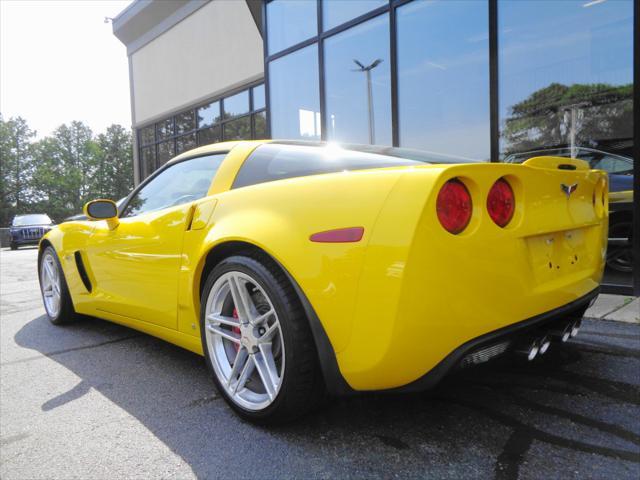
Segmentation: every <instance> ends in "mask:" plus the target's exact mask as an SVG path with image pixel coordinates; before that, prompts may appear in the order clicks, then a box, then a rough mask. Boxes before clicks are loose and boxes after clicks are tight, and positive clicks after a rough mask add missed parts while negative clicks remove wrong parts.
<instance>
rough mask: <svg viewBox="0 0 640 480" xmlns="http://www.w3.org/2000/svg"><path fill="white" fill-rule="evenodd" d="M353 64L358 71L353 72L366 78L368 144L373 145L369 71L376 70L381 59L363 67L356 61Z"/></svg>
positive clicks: (371, 97)
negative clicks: (362, 73)
mask: <svg viewBox="0 0 640 480" xmlns="http://www.w3.org/2000/svg"><path fill="white" fill-rule="evenodd" d="M353 62H354V63H355V64H356V65H357V66H358V67H359V68H358V70H354V71H355V72H364V73H365V74H366V77H367V107H368V111H369V143H370V144H371V145H374V144H375V139H376V134H375V121H374V119H373V91H372V90H371V70H373V69H374V68H376V67H377V66H378V65H380V64H381V63H382V59H380V58H378V59H376V60H375V61H374V62H373V63H372V64H371V65H369V66H367V67H365V66H364V65H363V64H362V63H360V62H359V61H358V60H356V59H354V60H353Z"/></svg>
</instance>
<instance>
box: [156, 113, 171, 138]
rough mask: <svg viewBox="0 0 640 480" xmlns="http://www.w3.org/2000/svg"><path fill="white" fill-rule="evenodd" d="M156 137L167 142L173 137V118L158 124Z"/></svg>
mask: <svg viewBox="0 0 640 480" xmlns="http://www.w3.org/2000/svg"><path fill="white" fill-rule="evenodd" d="M156 135H157V136H158V140H165V139H167V138H169V137H172V136H173V117H170V118H167V119H166V120H163V121H161V122H158V123H156Z"/></svg>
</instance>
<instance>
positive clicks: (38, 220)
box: [13, 214, 52, 227]
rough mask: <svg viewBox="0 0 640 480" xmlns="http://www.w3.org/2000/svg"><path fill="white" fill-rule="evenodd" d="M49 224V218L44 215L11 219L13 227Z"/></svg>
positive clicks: (21, 216)
mask: <svg viewBox="0 0 640 480" xmlns="http://www.w3.org/2000/svg"><path fill="white" fill-rule="evenodd" d="M51 223H52V222H51V219H50V218H49V216H48V215H44V214H34V215H18V216H17V217H15V218H14V219H13V226H14V227H22V226H25V225H51Z"/></svg>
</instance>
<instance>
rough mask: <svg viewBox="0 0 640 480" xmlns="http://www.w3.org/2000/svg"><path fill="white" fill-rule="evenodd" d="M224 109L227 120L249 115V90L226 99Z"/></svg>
mask: <svg viewBox="0 0 640 480" xmlns="http://www.w3.org/2000/svg"><path fill="white" fill-rule="evenodd" d="M223 108H224V118H225V119H227V118H231V117H237V116H238V115H244V114H245V113H247V112H248V111H249V90H245V91H243V92H240V93H236V94H235V95H233V96H231V97H227V98H225V99H224V101H223Z"/></svg>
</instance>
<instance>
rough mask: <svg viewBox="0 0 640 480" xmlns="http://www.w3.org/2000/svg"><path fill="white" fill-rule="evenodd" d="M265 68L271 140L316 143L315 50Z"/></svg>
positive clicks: (316, 70)
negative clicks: (267, 84)
mask: <svg viewBox="0 0 640 480" xmlns="http://www.w3.org/2000/svg"><path fill="white" fill-rule="evenodd" d="M269 5H271V4H269ZM268 68H269V84H270V85H269V96H270V108H271V112H270V115H271V123H272V128H271V135H272V137H273V138H281V139H285V138H293V139H296V138H303V139H307V140H320V96H319V86H318V47H317V46H316V45H311V46H309V47H305V48H302V49H300V50H298V51H296V52H294V53H291V54H290V55H287V56H285V57H282V58H279V59H277V60H274V61H272V62H269V66H268ZM363 88H364V87H363Z"/></svg>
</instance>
